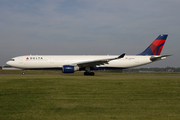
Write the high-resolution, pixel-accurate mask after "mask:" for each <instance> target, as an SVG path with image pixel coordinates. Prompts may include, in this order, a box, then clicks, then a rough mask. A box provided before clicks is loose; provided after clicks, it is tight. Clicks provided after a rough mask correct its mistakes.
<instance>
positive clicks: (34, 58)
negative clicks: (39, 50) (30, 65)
mask: <svg viewBox="0 0 180 120" xmlns="http://www.w3.org/2000/svg"><path fill="white" fill-rule="evenodd" d="M42 59H43V57H27V58H26V60H42Z"/></svg>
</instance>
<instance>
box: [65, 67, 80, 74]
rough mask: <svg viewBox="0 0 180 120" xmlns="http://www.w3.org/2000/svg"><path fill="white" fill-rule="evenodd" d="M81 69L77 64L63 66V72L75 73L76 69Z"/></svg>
mask: <svg viewBox="0 0 180 120" xmlns="http://www.w3.org/2000/svg"><path fill="white" fill-rule="evenodd" d="M77 70H79V67H77V66H72V65H64V66H63V67H62V72H63V73H74V72H75V71H77Z"/></svg>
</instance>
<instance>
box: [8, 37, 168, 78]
mask: <svg viewBox="0 0 180 120" xmlns="http://www.w3.org/2000/svg"><path fill="white" fill-rule="evenodd" d="M167 36H168V35H167V34H162V35H159V36H158V37H157V38H156V39H155V40H154V41H153V42H152V43H151V44H150V45H149V46H148V47H147V48H146V49H145V50H144V51H143V52H142V53H140V54H137V55H125V53H123V54H121V55H25V56H18V57H14V58H12V59H10V61H7V63H6V64H7V65H9V66H12V67H15V68H19V69H21V70H22V74H23V75H24V74H25V72H24V70H41V69H60V70H62V73H74V72H76V71H85V72H84V75H90V76H94V75H95V73H94V72H92V71H94V70H102V69H103V70H106V69H107V70H111V69H128V68H132V67H137V66H141V65H145V64H149V63H152V62H155V61H158V60H162V59H165V58H166V57H168V56H171V55H160V53H161V51H162V49H163V46H164V44H165V42H166V39H167Z"/></svg>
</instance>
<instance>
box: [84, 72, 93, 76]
mask: <svg viewBox="0 0 180 120" xmlns="http://www.w3.org/2000/svg"><path fill="white" fill-rule="evenodd" d="M84 75H89V76H94V72H84Z"/></svg>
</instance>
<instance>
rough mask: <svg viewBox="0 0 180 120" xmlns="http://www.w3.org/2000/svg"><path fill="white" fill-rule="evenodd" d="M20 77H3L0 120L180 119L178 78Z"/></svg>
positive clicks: (102, 75)
mask: <svg viewBox="0 0 180 120" xmlns="http://www.w3.org/2000/svg"><path fill="white" fill-rule="evenodd" d="M16 72H17V71H13V72H12V73H10V71H9V73H8V74H10V76H8V74H7V73H5V72H4V71H0V119H1V120H8V119H9V120H16V119H18V120H34V119H37V120H39V119H41V120H57V119H58V120H120V119H122V120H123V119H125V120H129V119H130V120H131V119H132V120H152V119H156V120H170V119H172V120H179V119H180V74H164V73H161V74H157V73H156V74H142V73H141V74H139V73H138V74H130V73H128V74H126V73H100V72H98V73H97V76H83V75H82V73H76V74H69V75H62V74H60V75H58V72H57V73H55V72H54V74H53V72H52V73H51V72H50V76H49V75H48V72H45V73H44V74H43V73H42V71H37V72H35V73H33V71H31V72H32V73H31V72H30V71H27V72H26V75H25V76H23V75H21V71H19V73H20V74H19V73H18V72H17V73H16ZM28 73H29V74H28ZM59 73H60V72H59ZM51 74H52V75H51ZM105 74H108V75H106V76H105ZM109 74H113V75H109Z"/></svg>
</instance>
